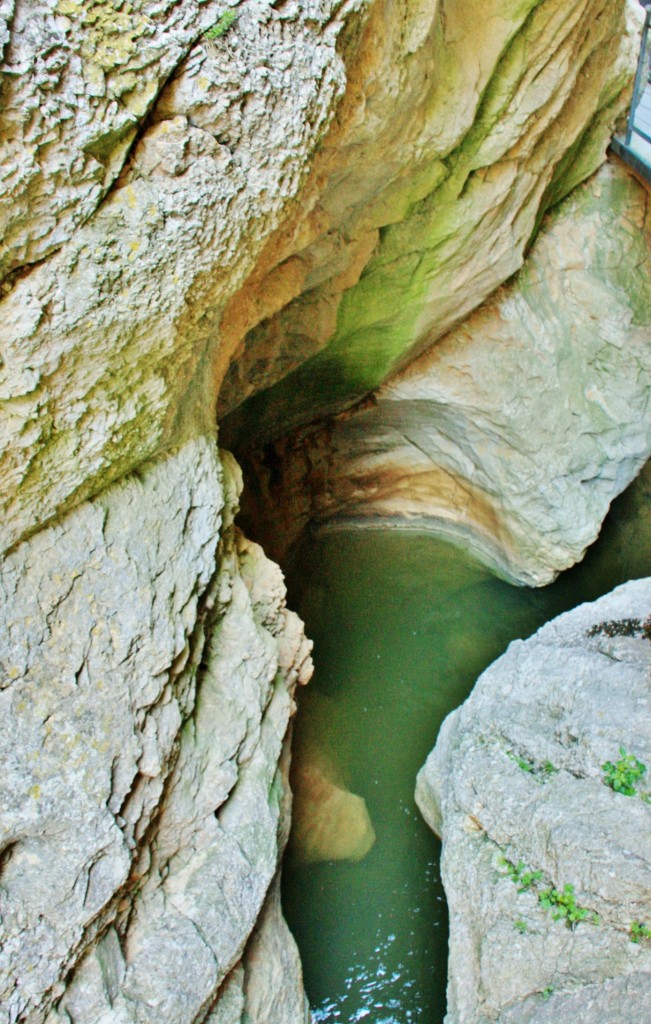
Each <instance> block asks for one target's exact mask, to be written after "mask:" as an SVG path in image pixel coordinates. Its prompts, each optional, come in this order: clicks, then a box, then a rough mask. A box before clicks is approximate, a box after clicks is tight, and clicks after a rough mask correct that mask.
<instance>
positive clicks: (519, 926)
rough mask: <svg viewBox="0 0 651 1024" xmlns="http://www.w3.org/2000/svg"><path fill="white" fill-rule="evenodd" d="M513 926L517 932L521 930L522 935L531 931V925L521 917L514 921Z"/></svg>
mask: <svg viewBox="0 0 651 1024" xmlns="http://www.w3.org/2000/svg"><path fill="white" fill-rule="evenodd" d="M513 927H514V928H515V930H516V932H520V935H526V933H527V932H528V931H529V925H528V924H527V922H526V921H523V920H522V918H521V917H519V918H518V919H517V921H514V922H513Z"/></svg>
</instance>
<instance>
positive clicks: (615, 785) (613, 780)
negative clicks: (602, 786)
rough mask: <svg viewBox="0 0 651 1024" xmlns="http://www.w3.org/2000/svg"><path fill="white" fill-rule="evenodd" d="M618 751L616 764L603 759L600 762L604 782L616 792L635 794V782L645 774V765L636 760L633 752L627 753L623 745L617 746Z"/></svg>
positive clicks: (627, 794) (628, 794) (625, 794)
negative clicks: (618, 756) (618, 755)
mask: <svg viewBox="0 0 651 1024" xmlns="http://www.w3.org/2000/svg"><path fill="white" fill-rule="evenodd" d="M619 753H620V755H621V756H620V759H619V761H617V763H616V764H613V762H612V761H604V763H603V764H602V766H601V770H602V772H603V773H604V782H605V783H606V785H607V786H610V788H611V789H613V790H614V791H615V792H616V793H621V794H622V795H623V796H636V795H637V789H636V783H637V782H639V780H640V779H641V778H642V776H643V775H645V774H646V765H645V764H642V762H641V761H638V759H637V758H636V757H635V755H634V754H627V753H626V751H625V750H624V748H623V747H620V748H619Z"/></svg>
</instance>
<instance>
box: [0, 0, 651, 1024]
mask: <svg viewBox="0 0 651 1024" xmlns="http://www.w3.org/2000/svg"><path fill="white" fill-rule="evenodd" d="M227 8H232V9H233V12H234V13H235V14H236V18H235V20H234V21H230V22H229V23H228V26H227V27H225V25H226V23H225V22H224V21H223V20H222V19H223V16H224V13H225V11H226V9H227ZM639 15H640V9H639V5H638V4H637V3H634V2H633V0H630V2H628V3H627V2H625V0H616V2H613V0H482V2H481V3H480V2H479V0H343V2H342V0H308V2H300V3H299V2H298V0H276V2H273V3H271V2H267V0H242V2H239V3H237V2H233V0H228V2H226V0H181V2H179V0H125V2H121V3H118V2H115V0H0V57H1V61H2V63H1V64H0V166H1V167H2V171H1V187H0V223H1V225H2V229H1V239H0V400H1V401H2V410H1V416H0V441H1V445H0V505H1V508H0V551H2V553H3V556H4V557H3V559H2V561H1V562H0V598H1V606H0V666H1V675H0V718H1V721H2V723H3V730H2V735H1V736H0V747H1V748H2V773H1V774H0V1024H19V1022H27V1024H148V1022H151V1024H154V1022H156V1024H160V1022H162V1021H164V1022H169V1024H203V1022H209V1024H244V1022H246V1024H304V1022H306V1021H307V1020H309V1010H308V1008H307V1004H306V1000H305V996H304V993H303V987H302V979H301V969H300V963H299V960H298V954H297V951H296V948H295V946H294V943H293V940H292V938H291V936H290V935H289V932H288V930H287V927H286V925H285V924H284V921H283V918H282V912H281V908H280V900H279V892H278V868H279V862H280V858H281V856H282V852H283V849H284V846H285V843H286V840H287V834H288V830H289V815H290V795H289V789H288V785H287V778H288V768H289V736H290V732H291V723H290V719H291V716H292V713H293V710H294V702H293V693H294V689H295V687H296V685H297V684H299V683H304V682H307V680H308V678H309V676H310V673H311V661H310V644H309V641H307V640H306V638H305V636H304V633H303V628H302V625H301V623H300V621H299V620H298V619H297V617H296V616H295V615H294V614H293V613H292V612H291V611H289V610H288V609H287V608H286V605H285V590H284V583H283V578H282V574H281V572H280V570H279V569H278V567H277V566H276V565H274V563H272V562H270V561H269V560H268V558H267V557H266V555H265V554H264V553H263V551H262V549H261V548H260V547H258V545H257V544H253V543H251V542H249V541H247V540H246V539H245V537H244V536H243V534H242V533H241V532H240V530H239V529H238V528H236V527H235V525H234V516H235V514H236V510H237V507H238V501H239V494H240V491H241V480H240V471H239V469H238V468H237V465H236V463H235V461H234V459H233V458H232V456H230V455H229V454H227V453H225V452H223V451H221V452H220V451H219V450H218V448H217V428H216V423H217V418H218V416H219V418H220V419H221V420H222V421H223V426H222V428H221V437H220V440H221V441H222V442H226V443H227V444H229V445H231V444H232V445H234V446H236V449H237V452H238V454H239V453H241V454H242V456H243V457H244V458H245V461H246V467H247V476H248V482H247V491H248V492H249V493H248V497H247V498H246V500H247V501H248V509H249V518H250V520H251V521H252V522H253V525H254V528H255V531H256V537H262V536H264V537H265V540H268V543H269V552H272V553H273V552H274V551H278V552H279V551H281V550H283V549H284V548H286V547H287V545H288V544H289V543H290V542H291V541H292V540H293V539H294V538H295V537H296V536H297V535H298V533H299V532H300V531H301V530H302V528H303V527H304V526H305V525H306V524H307V523H308V522H310V521H313V520H315V519H318V520H319V521H325V520H330V519H332V518H333V517H336V516H340V517H341V516H345V517H348V518H352V519H355V520H359V519H360V518H370V517H371V516H372V517H375V519H378V520H379V519H382V518H384V520H385V521H386V520H387V517H388V518H389V519H391V520H396V519H399V520H400V522H402V523H403V524H407V523H408V522H410V521H411V522H413V521H415V520H418V521H419V522H421V523H425V524H426V525H428V526H429V527H431V528H433V529H440V528H444V529H445V530H447V531H448V532H451V533H453V534H454V535H455V536H460V537H462V538H463V540H464V542H467V543H468V544H469V545H470V546H472V547H473V549H474V550H476V551H477V552H478V553H479V554H480V556H481V557H484V558H485V559H487V560H488V561H489V562H490V563H491V564H493V565H495V566H497V567H498V568H499V570H500V571H501V572H503V573H505V574H507V575H509V576H510V577H511V578H513V579H516V580H518V581H520V582H526V583H536V584H539V583H542V582H544V581H545V580H547V579H549V578H551V577H552V576H553V575H554V574H555V573H557V572H558V571H559V570H560V569H562V568H563V567H565V566H567V565H569V564H571V563H572V562H573V561H574V560H576V559H577V558H579V557H580V555H581V552H582V551H583V550H584V548H585V546H586V544H588V543H589V542H590V541H591V540H592V539H593V537H594V536H595V535H596V533H597V531H598V528H599V524H600V522H601V520H602V519H603V516H604V515H605V513H606V511H607V508H608V504H609V502H610V501H611V499H612V498H613V497H614V496H615V495H616V494H617V493H618V492H619V491H621V490H622V489H623V488H624V487H625V486H626V484H627V483H628V481H630V480H631V479H632V477H633V476H634V475H635V473H636V472H637V471H638V469H639V468H640V466H641V465H642V464H643V462H644V460H645V458H646V457H647V456H648V454H649V451H650V449H651V423H650V420H651V417H650V416H649V369H650V367H649V332H650V329H651V328H650V323H651V295H650V292H649V218H648V196H647V194H646V192H645V191H644V190H643V189H642V188H641V187H640V186H639V185H638V184H637V183H636V182H635V181H634V179H632V178H631V177H629V176H628V175H627V174H626V173H625V172H624V171H623V170H622V169H621V168H619V167H617V166H614V165H610V164H609V165H606V167H604V168H603V169H602V170H601V171H599V173H598V174H597V176H596V177H594V176H593V177H591V175H594V172H596V171H597V170H598V168H599V167H600V165H601V164H602V163H603V161H604V158H605V151H606V146H607V143H608V140H609V137H610V135H611V132H612V130H613V127H614V124H615V122H616V120H617V119H618V117H620V116H621V115H622V113H623V111H624V110H625V107H626V104H627V101H628V97H629V94H630V88H631V83H632V75H633V70H634V66H635V56H636V49H637V45H638V30H639V21H640V18H639ZM220 26H221V27H220ZM211 29H215V31H212V32H211V31H210V30H211ZM588 179H589V180H588ZM561 201H563V202H561ZM559 204H560V205H559ZM548 211H551V212H550V213H549V216H548V217H547V214H548ZM528 253H529V255H528V256H527V254H528ZM525 260H526V262H525ZM523 264H524V268H523V269H522V270H521V268H522V267H523ZM518 271H521V272H520V274H519V276H518V277H517V278H515V279H514V280H512V281H510V283H508V284H505V282H507V279H510V278H512V277H513V275H514V274H515V273H516V272H518ZM501 286H504V287H503V288H502V287H501ZM498 288H500V290H499V291H498V292H497V293H496V294H494V295H493V294H492V293H494V292H495V290H496V289H498ZM486 300H488V301H486ZM482 303H484V305H482ZM435 343H436V344H435ZM324 417H328V418H329V419H328V420H327V421H325V422H324ZM534 425H535V431H534ZM297 431H298V433H297ZM245 497H246V492H245ZM269 552H268V553H269ZM595 642H596V641H595ZM635 642H636V643H637V640H636V641H635ZM613 666H614V667H613V669H612V671H617V665H616V664H615V662H613ZM608 753H612V752H611V751H610V750H609V751H608ZM615 753H616V751H615ZM599 756H601V752H600V754H599ZM604 756H605V755H604ZM308 781H309V780H308ZM317 781H318V780H317ZM333 785H334V784H333ZM335 788H336V787H335ZM341 792H342V793H343V791H341ZM337 795H338V796H339V794H337ZM344 796H346V794H344ZM348 796H350V794H348ZM605 797H607V798H608V799H611V798H614V797H613V794H612V793H611V794H610V795H609V793H608V792H607V791H605ZM603 798H604V797H603V794H602V799H603ZM339 799H340V800H341V798H340V796H339ZM643 811H644V809H643ZM644 813H646V811H644ZM363 838H364V842H372V836H371V835H370V834H369V833H368V830H366V832H365V833H364V836H363ZM591 891H592V890H591ZM600 898H601V897H600ZM603 898H604V899H606V896H604V897H603ZM597 902H598V900H597ZM614 941H615V940H614V939H613V942H614ZM618 941H619V940H618ZM622 941H623V940H622ZM613 948H614V947H613ZM618 948H619V947H618ZM645 955H646V953H645V952H644V950H642V952H641V953H640V956H641V957H643V956H645ZM640 962H641V961H640ZM645 962H646V961H645ZM586 970H587V968H586ZM636 977H637V976H636ZM599 978H601V975H600V976H599ZM598 980H599V979H597V981H598ZM595 983H596V981H595ZM629 983H630V984H631V985H633V984H634V983H635V984H636V983H637V982H636V981H635V978H634V977H632V976H631V977H627V980H626V984H629ZM618 984H620V982H619V981H617V979H615V980H614V981H613V982H612V985H618ZM622 984H624V982H623V981H622ZM603 991H604V992H605V993H607V992H608V991H610V989H608V987H607V986H606V987H605V988H604V989H603ZM568 998H569V996H568ZM604 998H606V996H604ZM568 1006H569V1004H568ZM491 1012H492V1011H491ZM509 1012H510V1011H509ZM479 1019H480V1018H477V1020H479ZM507 1019H508V1021H509V1022H510V1021H511V1018H510V1017H509V1018H507V1017H504V1020H505V1021H507ZM519 1019H520V1018H518V1020H519ZM528 1019H529V1018H526V1017H523V1018H522V1020H523V1021H524V1020H528ZM538 1019H540V1020H541V1021H542V1020H546V1019H547V1018H544V1017H540V1018H538V1017H536V1018H535V1020H536V1021H537V1020H538ZM550 1019H551V1018H550ZM576 1019H577V1020H579V1019H580V1018H579V1017H578V1016H577V1018H576ZM451 1020H453V1021H455V1022H456V1018H454V1017H451ZM459 1020H461V1018H459ZM513 1020H514V1021H515V1018H513ZM531 1020H534V1018H533V1017H532V1018H531Z"/></svg>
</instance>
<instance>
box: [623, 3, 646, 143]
mask: <svg viewBox="0 0 651 1024" xmlns="http://www.w3.org/2000/svg"><path fill="white" fill-rule="evenodd" d="M645 10H646V18H645V19H644V29H643V30H642V47H641V49H640V59H639V61H638V64H637V73H636V75H635V85H634V86H633V100H632V102H631V111H630V113H629V115H628V123H627V125H626V145H627V146H630V144H631V139H632V137H633V126H634V122H635V111H636V110H637V105H638V103H639V102H640V96H641V95H642V92H643V90H644V88H645V86H646V84H647V81H649V79H650V76H651V67H647V65H648V63H649V59H648V54H647V43H648V40H649V27H650V26H651V3H650V4H645Z"/></svg>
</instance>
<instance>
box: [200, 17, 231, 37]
mask: <svg viewBox="0 0 651 1024" xmlns="http://www.w3.org/2000/svg"><path fill="white" fill-rule="evenodd" d="M236 21H237V13H236V12H235V11H224V13H223V14H220V16H219V18H218V19H217V21H216V22H215V24H214V25H213V27H212V28H209V29H208V31H207V32H204V34H203V38H204V39H221V37H222V36H225V35H226V33H227V32H228V30H229V29H230V28H232V27H233V25H234V24H235V22H236Z"/></svg>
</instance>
